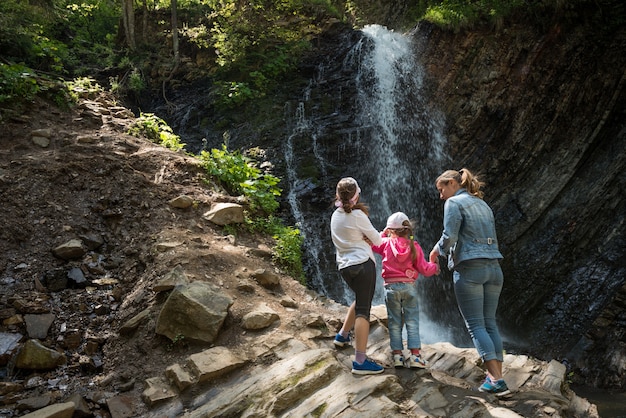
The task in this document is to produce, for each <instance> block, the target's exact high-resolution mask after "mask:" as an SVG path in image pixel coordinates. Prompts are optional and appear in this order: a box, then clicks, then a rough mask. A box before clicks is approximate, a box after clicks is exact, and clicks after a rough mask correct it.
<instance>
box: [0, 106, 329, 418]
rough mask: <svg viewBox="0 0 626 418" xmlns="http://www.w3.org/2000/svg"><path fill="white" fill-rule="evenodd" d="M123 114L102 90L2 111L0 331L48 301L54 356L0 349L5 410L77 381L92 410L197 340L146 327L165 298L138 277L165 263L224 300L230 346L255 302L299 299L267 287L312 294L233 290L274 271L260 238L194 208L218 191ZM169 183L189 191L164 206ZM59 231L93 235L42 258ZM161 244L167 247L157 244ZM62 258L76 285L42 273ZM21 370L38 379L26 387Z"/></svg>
mask: <svg viewBox="0 0 626 418" xmlns="http://www.w3.org/2000/svg"><path fill="white" fill-rule="evenodd" d="M132 121H133V116H132V113H130V112H129V111H128V110H126V109H124V108H122V107H116V106H115V103H114V101H113V100H112V99H111V98H110V97H106V96H100V97H98V98H94V99H92V100H85V101H83V102H82V103H81V104H80V105H79V106H78V107H77V108H75V109H73V110H71V111H69V112H65V111H60V110H58V109H56V108H55V107H53V106H51V105H49V104H47V103H44V102H36V103H33V105H32V106H30V107H29V110H28V111H27V112H24V113H21V112H16V111H5V112H3V114H2V119H1V120H0V196H1V198H0V212H1V213H2V228H0V254H2V256H1V257H0V271H1V273H0V282H1V283H2V286H0V319H1V320H2V321H3V323H2V325H1V326H0V332H3V333H19V334H21V335H23V338H22V341H25V340H26V339H27V338H28V331H27V329H26V325H25V322H24V317H25V316H26V315H29V314H43V313H46V314H50V313H51V314H53V315H54V321H53V323H52V325H51V326H50V328H49V331H48V335H47V337H46V338H45V339H43V340H42V343H43V344H44V345H46V346H47V347H51V348H54V349H57V350H59V351H62V352H64V353H65V354H66V355H67V357H68V362H67V364H66V365H65V366H63V367H60V368H58V369H56V370H53V371H34V372H31V371H28V370H19V369H16V368H14V367H12V365H11V364H10V362H8V360H7V358H3V362H2V363H0V364H1V365H2V369H0V372H1V373H2V375H3V376H2V377H3V379H2V380H4V381H5V382H13V383H17V384H18V385H19V386H18V389H19V390H17V391H12V392H11V393H10V394H9V395H7V396H6V397H5V402H4V404H5V405H8V406H5V407H4V409H3V411H5V413H7V414H8V413H11V414H12V413H14V412H15V411H14V410H13V408H15V405H16V404H17V405H18V407H17V408H27V407H25V406H21V407H20V406H19V404H20V402H21V401H22V400H23V399H25V398H27V397H31V398H32V397H37V396H41V395H43V394H44V393H46V392H48V391H50V393H51V394H52V395H51V396H52V399H51V401H50V403H54V402H60V401H62V400H63V399H64V398H66V397H67V396H68V395H69V394H72V393H75V392H78V393H80V394H81V395H82V396H83V397H84V398H85V399H87V400H88V401H89V402H90V407H92V408H95V409H98V408H99V402H98V398H99V396H100V395H98V393H101V391H104V390H111V391H120V390H121V391H127V392H134V393H133V396H138V395H139V394H140V393H141V391H142V390H143V380H144V379H145V378H147V377H151V376H155V375H159V376H160V375H162V374H163V371H164V369H165V367H167V366H169V365H171V364H173V363H175V362H176V361H178V360H179V359H183V358H185V357H186V356H188V355H189V354H190V353H194V352H197V351H199V350H201V349H202V348H203V347H201V346H198V345H196V344H195V343H194V342H191V341H177V342H172V341H170V340H169V339H167V338H165V337H163V336H160V335H156V334H155V333H154V329H155V326H154V325H155V321H156V314H157V313H158V307H159V306H160V304H162V303H163V301H164V300H165V297H166V296H165V295H164V294H158V293H156V292H154V291H153V290H152V286H153V285H154V284H155V281H156V280H157V279H158V278H159V277H162V276H164V275H165V274H167V273H168V272H170V271H171V270H172V269H173V268H174V267H175V266H176V265H178V264H180V265H182V266H183V268H184V270H185V273H186V274H187V276H188V277H189V278H190V279H191V280H206V281H210V282H212V283H215V284H218V285H219V286H221V287H222V288H223V289H224V290H225V291H226V292H227V293H229V294H231V295H232V297H233V298H234V300H235V303H234V305H233V306H232V307H231V309H230V315H229V317H228V319H227V320H226V323H225V325H224V331H223V333H222V334H221V335H220V336H219V337H218V341H216V344H218V345H224V346H232V345H236V344H237V342H238V338H239V336H240V335H241V334H242V330H241V329H240V328H239V325H238V323H239V319H240V318H241V316H243V315H244V314H245V313H247V312H249V310H250V309H251V307H253V306H255V305H257V304H258V303H261V302H264V303H266V304H268V305H269V306H270V307H272V308H274V309H276V310H277V311H279V312H280V313H281V324H283V325H281V326H284V327H289V326H290V323H291V319H290V316H291V315H302V311H300V312H297V311H294V312H293V313H291V312H290V311H289V310H285V309H284V307H282V306H281V305H280V303H279V300H280V297H283V296H284V295H289V296H290V297H292V298H293V299H296V300H298V301H299V303H301V305H302V306H304V305H306V304H307V303H315V300H314V299H315V298H316V296H314V295H307V294H306V293H307V292H306V289H304V288H303V287H302V286H301V285H299V284H298V283H297V282H296V281H294V280H293V279H292V278H290V277H287V276H282V279H281V285H280V287H279V288H277V289H273V290H271V291H270V290H267V289H264V288H262V287H261V286H258V285H257V284H256V283H248V284H249V285H251V286H252V291H250V290H248V291H247V292H245V294H244V293H242V292H241V291H238V290H237V286H238V285H239V284H240V283H241V282H242V281H246V280H248V282H249V279H248V278H247V277H246V274H245V272H246V271H247V272H250V271H254V270H256V269H259V268H267V269H274V267H273V266H272V263H271V259H270V257H268V255H269V253H270V248H271V246H272V241H271V239H270V238H267V237H260V236H251V235H250V234H247V233H244V232H241V233H238V236H237V237H232V236H230V237H228V236H225V235H224V233H223V230H222V228H221V227H219V226H216V225H213V224H211V223H210V222H208V221H206V220H204V219H203V218H202V214H204V213H205V212H206V211H208V210H209V209H210V206H211V203H213V202H215V201H219V200H228V199H229V198H230V197H229V196H226V195H224V194H221V193H219V192H216V191H215V190H217V189H216V186H215V185H210V184H207V183H206V181H205V176H204V173H203V171H202V169H201V168H200V167H199V166H198V165H197V163H196V161H195V160H194V159H193V158H190V157H189V156H187V155H185V154H184V153H174V152H171V151H169V150H167V149H165V148H162V147H159V146H157V145H155V144H153V143H151V142H149V141H148V140H145V139H141V138H135V137H133V136H130V135H127V134H126V133H125V132H126V130H127V128H128V126H129V125H130V124H131V122H132ZM183 194H184V195H188V196H190V197H192V198H193V200H194V205H193V206H192V207H191V208H188V209H178V208H173V207H172V206H171V205H169V204H168V201H169V200H170V199H173V198H175V197H177V196H180V195H183ZM72 239H83V240H84V242H89V243H91V242H95V244H94V246H98V242H99V241H101V242H102V244H101V245H99V246H98V247H97V248H94V249H92V250H89V251H88V252H87V254H86V255H85V256H84V257H83V258H82V259H79V260H74V261H64V260H61V259H59V258H56V257H55V256H54V255H53V253H52V250H53V249H54V248H55V247H57V246H59V245H61V244H63V243H66V242H68V241H70V240H72ZM164 243H167V244H170V245H171V246H172V248H171V249H169V250H159V249H158V246H157V244H164ZM72 268H79V269H80V270H81V271H82V273H83V274H84V276H85V278H86V284H87V285H86V286H85V285H77V284H74V285H72V282H71V281H70V282H69V283H68V285H67V286H66V288H64V289H57V288H54V289H52V290H51V286H52V285H53V284H54V283H57V282H55V281H54V280H53V279H55V278H57V279H58V278H59V277H60V278H63V277H67V273H68V272H69V271H70V270H71V269H72ZM74 271H75V270H74ZM55 286H56V285H55ZM147 308H151V315H150V319H149V321H148V323H145V324H143V325H142V326H141V327H140V328H139V329H138V330H137V332H136V333H135V334H134V335H132V336H130V337H122V336H119V335H118V332H117V330H118V329H119V327H120V325H121V324H123V323H124V322H125V321H127V320H129V319H130V318H132V317H133V316H134V315H136V314H138V313H139V312H141V311H142V310H144V309H147ZM315 309H316V310H317V309H319V306H318V308H315ZM292 311H293V310H292ZM205 348H206V347H205ZM7 362H8V364H7ZM33 378H36V379H35V380H36V381H43V382H45V381H48V384H47V385H46V384H45V383H44V384H41V385H34V386H35V387H29V381H32V380H31V379H33ZM42 379H43V380H42ZM51 382H52V383H51ZM7 411H8V412H7ZM6 416H16V415H6Z"/></svg>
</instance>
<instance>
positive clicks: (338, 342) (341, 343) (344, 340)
mask: <svg viewBox="0 0 626 418" xmlns="http://www.w3.org/2000/svg"><path fill="white" fill-rule="evenodd" d="M334 344H335V346H336V347H339V348H344V347H345V346H346V345H350V334H348V336H347V337H342V336H341V334H337V335H336V336H335V341H334Z"/></svg>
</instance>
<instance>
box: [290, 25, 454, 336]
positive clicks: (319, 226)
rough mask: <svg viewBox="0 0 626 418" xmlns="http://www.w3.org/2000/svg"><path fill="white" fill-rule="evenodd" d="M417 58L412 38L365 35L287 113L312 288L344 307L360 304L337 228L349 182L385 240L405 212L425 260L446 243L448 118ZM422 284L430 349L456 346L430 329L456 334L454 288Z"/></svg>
mask: <svg viewBox="0 0 626 418" xmlns="http://www.w3.org/2000/svg"><path fill="white" fill-rule="evenodd" d="M339 49H341V48H339ZM415 51H416V48H415V47H414V45H413V44H412V42H411V39H410V38H409V37H407V36H405V35H402V34H399V33H395V32H393V31H389V30H387V29H386V28H384V27H382V26H379V25H371V26H366V27H365V28H364V29H363V30H362V32H361V36H360V38H359V39H358V40H357V41H356V42H354V41H352V44H350V45H348V46H346V47H345V53H344V55H343V56H342V59H341V60H338V59H337V57H332V58H331V59H329V61H328V64H327V65H326V66H324V65H321V66H320V67H319V68H318V71H317V76H316V77H315V78H314V79H313V80H311V82H310V84H309V85H308V86H307V88H306V89H305V92H304V93H303V94H302V100H301V101H300V102H299V103H298V104H297V105H295V110H292V109H291V106H288V109H287V111H286V113H287V118H288V119H290V120H291V121H292V124H291V126H289V127H288V129H289V134H288V137H287V140H286V141H285V142H284V143H285V145H284V148H285V149H284V155H285V159H286V165H287V172H288V173H287V181H288V183H289V193H288V201H289V205H290V207H291V214H292V216H293V217H294V219H295V221H296V223H297V225H298V227H299V228H300V229H301V232H302V234H303V236H304V239H305V249H304V250H305V255H304V262H305V271H306V273H307V280H308V285H309V286H310V287H311V288H313V289H315V290H316V291H318V292H320V293H323V294H325V295H327V296H329V297H331V298H333V299H335V300H337V301H339V302H341V303H344V304H348V303H350V302H351V301H352V300H353V295H352V294H351V291H350V290H349V289H347V287H346V286H345V285H344V283H343V280H342V279H341V276H340V275H339V273H338V272H337V268H336V264H335V259H334V248H333V247H332V242H331V241H330V222H329V221H330V215H331V214H332V210H333V208H332V207H331V202H332V198H333V196H334V188H335V185H336V183H337V181H338V180H339V179H340V178H341V177H344V176H352V177H354V178H356V179H357V181H359V184H360V185H361V189H362V190H363V192H362V200H363V201H365V202H366V203H367V204H368V205H369V207H370V218H371V220H372V223H373V224H374V226H375V227H376V228H377V229H378V230H382V229H383V228H384V226H385V222H386V219H387V217H388V216H389V215H390V214H392V213H393V212H397V211H403V212H405V213H406V214H407V215H408V216H409V218H411V219H412V220H413V221H414V223H415V226H416V227H415V230H414V233H415V238H416V240H417V241H418V242H419V243H420V244H421V246H422V248H423V250H424V253H425V256H426V257H427V256H428V253H429V252H430V249H431V248H432V246H433V245H434V243H435V242H436V240H437V239H438V238H439V235H440V233H441V215H442V212H443V202H441V201H440V200H439V199H438V194H437V191H436V189H435V186H434V180H435V178H436V177H437V176H438V175H439V174H440V173H441V172H442V170H443V169H444V168H447V167H445V165H446V163H447V162H448V157H447V155H446V153H445V151H444V150H445V144H446V140H445V137H444V134H443V118H442V116H441V115H439V114H438V112H436V111H435V110H433V109H430V108H429V107H428V105H427V103H426V100H425V98H424V97H423V96H424V95H423V91H422V90H423V78H424V72H423V69H422V67H421V66H420V64H419V62H418V61H417V59H416V58H417V57H416V52H415ZM346 74H348V76H346ZM311 172H314V174H313V175H312V174H311ZM320 193H321V194H324V196H319V194H320ZM321 200H323V203H322V202H321ZM377 265H378V270H379V273H378V283H377V290H376V294H375V296H374V303H375V304H378V303H384V293H383V286H382V277H380V258H379V259H378V263H377ZM444 269H445V268H444ZM419 280H421V281H422V283H420V289H421V290H420V291H421V297H422V299H423V303H422V310H423V311H424V312H423V314H422V315H421V321H420V322H421V327H422V329H423V331H422V334H423V335H426V336H429V335H430V336H431V337H429V338H426V339H425V340H426V341H425V342H428V340H431V341H434V340H441V339H446V340H448V341H453V339H452V338H451V336H450V335H444V334H447V333H448V331H447V330H445V327H442V326H438V325H435V324H434V322H432V321H431V318H435V317H436V318H437V320H438V321H440V322H441V321H442V320H443V322H444V323H446V324H450V325H449V326H451V327H453V324H454V321H455V320H450V319H448V318H447V317H452V318H456V320H458V312H457V310H456V309H457V308H456V303H455V301H454V296H453V293H452V292H451V283H450V282H449V281H447V282H445V281H442V280H441V279H437V278H435V279H433V278H420V279H419ZM437 281H438V282H437ZM446 287H447V289H446ZM442 303H443V305H445V306H444V308H443V311H445V312H442V311H441V310H442V308H441V305H442ZM431 325H432V326H431ZM457 325H458V324H457ZM442 330H443V331H442Z"/></svg>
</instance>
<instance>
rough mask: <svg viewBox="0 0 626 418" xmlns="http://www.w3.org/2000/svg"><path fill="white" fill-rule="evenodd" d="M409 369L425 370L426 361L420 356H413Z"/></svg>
mask: <svg viewBox="0 0 626 418" xmlns="http://www.w3.org/2000/svg"><path fill="white" fill-rule="evenodd" d="M409 367H410V368H411V369H425V368H426V360H424V359H423V358H422V356H420V355H419V354H411V357H409Z"/></svg>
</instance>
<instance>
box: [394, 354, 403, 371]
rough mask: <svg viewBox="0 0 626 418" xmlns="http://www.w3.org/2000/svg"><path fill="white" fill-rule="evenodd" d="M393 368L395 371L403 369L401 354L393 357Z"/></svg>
mask: <svg viewBox="0 0 626 418" xmlns="http://www.w3.org/2000/svg"><path fill="white" fill-rule="evenodd" d="M393 367H395V368H396V369H399V368H400V367H404V356H403V355H402V354H394V355H393Z"/></svg>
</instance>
